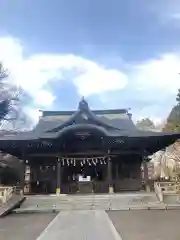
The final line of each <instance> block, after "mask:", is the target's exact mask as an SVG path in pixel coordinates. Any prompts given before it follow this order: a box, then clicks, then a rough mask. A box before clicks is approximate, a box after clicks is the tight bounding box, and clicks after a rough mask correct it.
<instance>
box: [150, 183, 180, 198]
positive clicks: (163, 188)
mask: <svg viewBox="0 0 180 240" xmlns="http://www.w3.org/2000/svg"><path fill="white" fill-rule="evenodd" d="M154 190H155V193H156V195H157V197H158V199H159V201H160V202H163V200H164V195H171V194H179V193H180V183H178V182H155V183H154Z"/></svg>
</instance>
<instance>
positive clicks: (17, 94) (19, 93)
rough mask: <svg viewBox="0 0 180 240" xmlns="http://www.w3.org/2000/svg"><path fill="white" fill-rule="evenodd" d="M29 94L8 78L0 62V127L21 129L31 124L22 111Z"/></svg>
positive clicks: (7, 73) (6, 71)
mask: <svg viewBox="0 0 180 240" xmlns="http://www.w3.org/2000/svg"><path fill="white" fill-rule="evenodd" d="M29 100H31V98H30V96H29V95H28V94H27V92H25V91H24V90H23V89H22V88H21V87H18V86H17V85H15V84H13V83H12V82H11V81H10V79H9V72H8V70H7V69H4V67H3V65H2V63H0V127H1V129H7V130H13V131H14V130H16V131H17V130H20V129H21V130H22V128H24V127H25V126H27V125H30V124H31V121H30V119H29V118H28V117H27V114H26V113H25V112H24V111H23V108H24V105H25V104H26V102H28V101H29Z"/></svg>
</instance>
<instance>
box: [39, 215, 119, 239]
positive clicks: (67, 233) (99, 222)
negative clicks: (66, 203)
mask: <svg viewBox="0 0 180 240" xmlns="http://www.w3.org/2000/svg"><path fill="white" fill-rule="evenodd" d="M49 239H51V240H59V239H63V240H72V239H74V240H92V239H93V240H100V239H102V240H121V237H120V235H119V234H118V233H117V231H116V229H115V227H114V225H113V224H112V222H111V220H110V219H109V217H108V215H107V213H106V212H105V211H103V210H86V211H83V210H79V211H62V212H60V213H59V214H58V215H57V216H56V217H55V218H54V219H53V221H52V222H51V223H50V224H49V225H48V227H47V228H46V229H45V230H44V231H43V233H42V234H41V235H40V236H39V237H38V238H37V240H49Z"/></svg>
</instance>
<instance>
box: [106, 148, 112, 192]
mask: <svg viewBox="0 0 180 240" xmlns="http://www.w3.org/2000/svg"><path fill="white" fill-rule="evenodd" d="M108 152H109V151H108ZM107 179H108V185H109V186H108V189H109V193H110V194H112V193H114V188H113V181H112V159H111V157H110V156H108V161H107Z"/></svg>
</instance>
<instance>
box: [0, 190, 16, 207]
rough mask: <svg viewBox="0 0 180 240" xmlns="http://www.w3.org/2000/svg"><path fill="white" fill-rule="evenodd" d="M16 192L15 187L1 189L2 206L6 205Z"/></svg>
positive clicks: (0, 201) (0, 200)
mask: <svg viewBox="0 0 180 240" xmlns="http://www.w3.org/2000/svg"><path fill="white" fill-rule="evenodd" d="M14 191H15V189H14V187H0V204H4V203H6V202H7V201H8V200H9V199H10V198H11V197H12V194H13V192H14Z"/></svg>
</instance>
